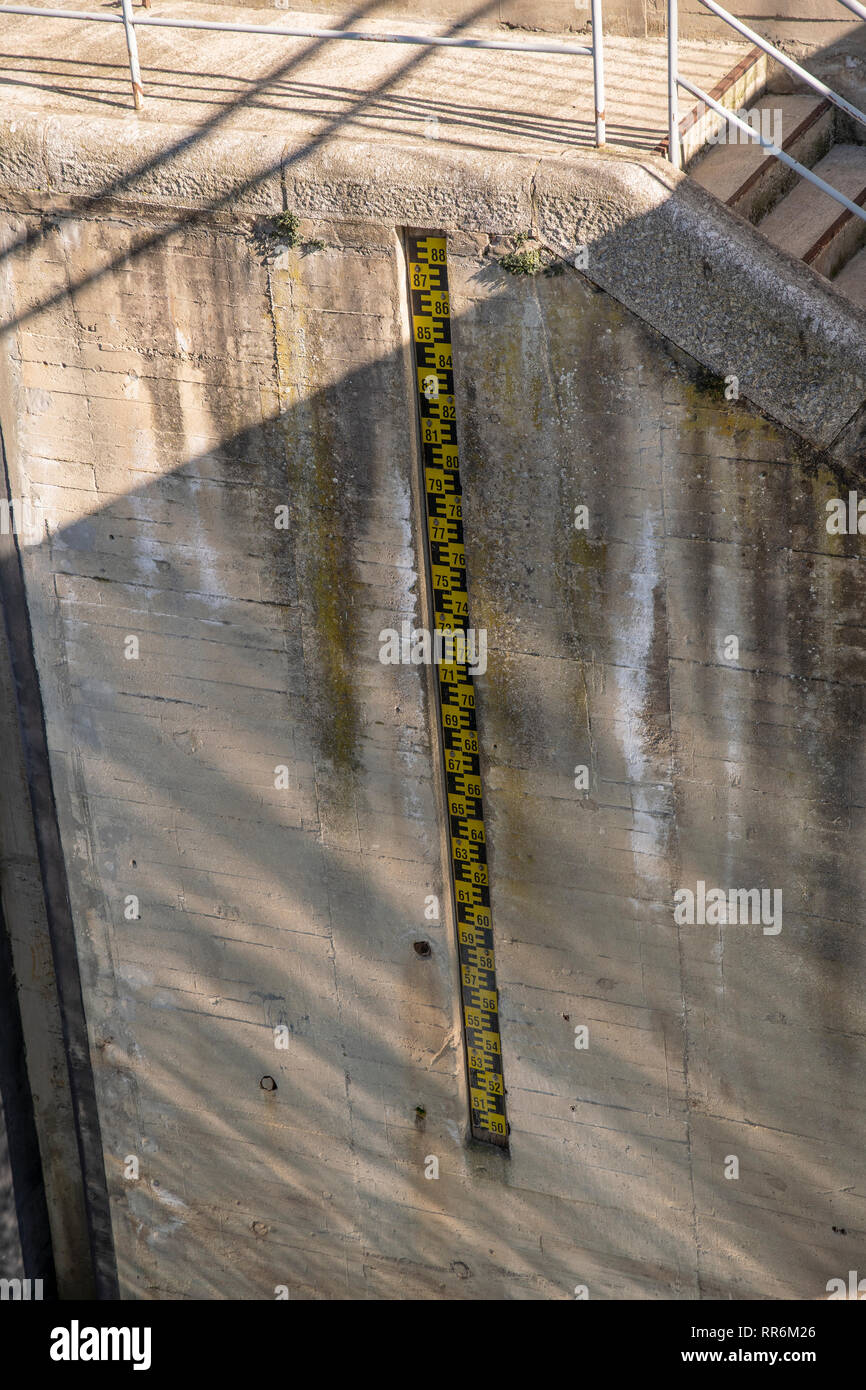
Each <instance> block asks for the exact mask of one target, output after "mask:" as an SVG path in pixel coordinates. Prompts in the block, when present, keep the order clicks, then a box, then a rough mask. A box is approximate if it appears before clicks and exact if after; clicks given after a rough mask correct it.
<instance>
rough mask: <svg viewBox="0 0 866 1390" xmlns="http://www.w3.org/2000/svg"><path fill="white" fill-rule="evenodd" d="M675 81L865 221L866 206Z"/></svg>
mask: <svg viewBox="0 0 866 1390" xmlns="http://www.w3.org/2000/svg"><path fill="white" fill-rule="evenodd" d="M677 82H678V83H679V85H680V86H681V87H685V88H686V90H687V91H689V92H691V94H692V96H695V97H698V99H699V100H700V101H705V102H706V103H707V105H708V106H710V107H712V109H713V110H714V111H717V112H718V114H719V115H720V116H724V118H725V120H726V121H730V122H731V123H732V124H733V125H736V126H739V128H740V130H744V131H745V132H746V133H747V135H749V137H750V138H751V139H752V140H754V141H756V142H757V144H759V145H762V146H763V147H764V149H765V150H767V151H768V152H769V153H770V154H772V155H775V156H776V159H780V160H781V161H782V163H783V164H787V166H788V168H789V169H794V170H795V171H796V172H797V173H798V174H799V175H800V177H801V178H803V179H806V180H808V182H809V183H813V184H814V185H815V187H816V188H820V190H821V192H822V193H828V194H829V195H830V197H831V198H835V199H836V202H837V203H841V204H842V206H843V208H847V209H848V211H849V212H853V213H854V214H855V216H857V217H861V218H862V219H863V221H864V222H866V208H861V207H860V205H859V204H858V203H852V201H851V199H850V198H846V197H845V194H844V193H840V192H839V190H838V188H831V187H830V185H829V183H825V182H824V180H823V179H819V177H818V175H817V174H813V173H812V170H811V169H807V168H806V166H805V164H801V163H800V161H799V160H797V159H792V158H791V156H790V155H789V154H786V153H785V151H784V150H780V149H779V146H778V145H774V144H773V142H772V140H765V139H764V137H763V136H762V135H759V134H758V132H757V131H756V130H754V129H753V127H752V126H750V125H749V123H748V122H747V121H742V120H740V117H739V116H735V115H734V113H733V111H729V110H728V108H727V107H725V106H720V105H719V103H718V102H717V101H713V98H712V97H711V96H708V95H707V93H706V92H702V91H701V89H700V87H695V86H693V84H692V83H691V82H687V81H686V79H685V78H684V77H678V78H677Z"/></svg>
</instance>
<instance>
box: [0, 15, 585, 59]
mask: <svg viewBox="0 0 866 1390" xmlns="http://www.w3.org/2000/svg"><path fill="white" fill-rule="evenodd" d="M0 14H30V15H37V16H38V17H39V18H40V19H89V20H94V21H96V23H99V24H122V23H123V19H122V17H121V16H120V15H118V14H94V13H93V12H92V11H89V10H49V9H41V8H37V6H35V5H0ZM135 27H136V29H143V28H145V27H147V28H149V29H215V30H218V31H219V32H220V33H225V34H266V35H269V34H273V35H275V37H277V38H287V39H354V40H356V41H357V42H360V43H411V44H417V45H420V46H423V47H429V48H482V49H484V48H492V49H499V50H504V51H505V52H510V53H567V54H572V53H576V54H579V55H581V56H582V57H585V58H591V57H592V49H591V48H587V47H586V46H585V45H584V44H576V43H559V44H553V43H536V42H534V41H532V40H530V42H529V43H507V42H505V40H503V39H454V38H438V37H436V36H428V35H421V34H364V33H360V32H354V31H352V30H351V29H288V28H285V27H283V26H281V27H280V28H274V27H272V26H269V25H264V24H226V23H224V22H223V21H222V20H215V19H163V18H162V17H160V16H156V15H143V16H142V17H141V18H138V17H136V19H135Z"/></svg>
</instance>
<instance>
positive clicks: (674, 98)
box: [668, 0, 866, 222]
mask: <svg viewBox="0 0 866 1390" xmlns="http://www.w3.org/2000/svg"><path fill="white" fill-rule="evenodd" d="M839 3H840V4H842V5H844V6H845V8H846V9H849V10H851V11H853V13H854V14H856V15H858V16H859V17H860V18H861V19H866V6H863V5H861V4H859V3H858V0H839ZM700 4H702V5H703V6H704V7H705V8H706V9H708V10H710V11H711V12H712V13H713V14H714V15H717V16H718V18H719V19H723V20H724V21H725V23H726V24H729V25H730V26H731V28H732V29H735V30H736V31H737V33H738V34H742V36H743V38H745V39H749V41H750V42H751V43H753V44H754V45H755V46H756V47H757V48H760V49H763V51H764V53H766V54H767V55H768V56H769V57H771V58H775V59H776V61H777V62H779V63H781V64H782V66H783V67H785V68H787V69H788V71H789V72H792V73H794V75H795V76H796V77H798V78H799V79H800V80H801V81H802V82H805V83H807V84H808V86H810V87H812V88H813V90H814V91H816V92H819V93H820V95H821V96H822V97H824V98H826V100H828V101H832V102H833V103H834V105H836V106H838V107H839V108H840V109H841V110H842V111H845V112H847V114H848V115H849V116H853V118H854V120H856V121H860V122H861V123H862V124H863V125H866V115H864V113H863V112H862V111H860V110H859V109H858V108H857V107H856V106H853V105H852V103H851V102H850V101H846V99H845V97H843V96H840V95H839V93H838V92H834V91H833V90H832V89H831V88H830V87H828V86H827V85H826V84H825V83H824V82H821V81H820V80H819V79H818V78H817V77H814V76H813V75H812V73H811V72H807V71H806V69H805V68H803V67H801V66H800V64H799V63H795V62H794V59H793V58H789V57H788V55H787V53H783V52H782V50H781V49H780V48H777V47H776V46H775V44H772V43H769V42H768V40H767V39H765V38H762V36H761V35H760V34H756V33H755V31H754V29H750V28H749V26H748V24H744V23H743V21H742V20H741V19H737V18H736V16H735V15H732V14H731V13H730V12H729V11H728V10H726V9H724V8H723V7H722V6H721V5H719V4H718V3H717V0H700ZM677 5H678V0H668V158H669V159H670V161H671V163H672V164H673V166H674V168H675V169H679V168H681V166H682V150H681V146H680V130H679V124H680V123H679V88H680V87H684V88H685V89H686V91H687V92H691V94H692V96H695V97H697V98H698V100H699V101H702V102H704V103H705V105H706V106H708V107H709V108H710V110H712V111H715V112H716V114H717V115H718V116H721V117H722V118H723V119H724V120H726V121H729V122H730V123H731V124H732V125H734V126H736V127H737V128H738V129H739V130H742V131H745V132H746V134H747V136H748V137H749V139H751V140H755V141H756V142H757V143H758V144H759V145H761V146H763V148H764V149H765V150H766V151H767V153H768V154H771V155H774V156H775V158H776V159H779V160H781V162H782V163H783V164H787V166H788V168H789V169H793V170H794V171H795V172H796V173H798V174H799V175H800V177H801V178H803V179H806V181H807V182H808V183H812V184H814V185H815V187H816V188H820V189H821V192H822V193H827V194H829V196H830V197H831V198H835V199H836V202H837V203H841V204H842V206H843V207H844V208H847V209H848V211H849V212H852V213H854V215H855V216H856V217H860V218H862V219H863V221H864V222H866V209H864V208H862V207H860V205H859V203H854V202H852V201H851V199H850V198H846V196H845V194H844V193H840V192H839V190H838V188H832V187H831V186H830V184H829V183H825V181H824V180H823V179H822V178H819V177H818V175H817V174H813V173H812V170H811V169H808V168H807V167H806V165H805V164H801V163H800V161H799V160H798V159H794V158H793V157H792V156H791V155H789V154H788V153H786V151H785V150H784V149H780V147H779V146H778V145H775V144H773V141H772V140H767V139H765V138H764V136H763V135H760V134H759V133H758V132H757V131H756V130H755V129H754V127H753V126H751V125H749V124H748V123H747V122H746V121H744V120H742V119H741V117H740V116H738V115H736V114H735V113H734V112H733V111H730V110H729V109H728V108H727V107H725V106H722V105H721V104H720V103H719V102H717V101H715V100H714V99H713V98H712V97H711V96H710V95H709V93H708V92H704V91H702V90H701V88H700V87H696V86H695V85H694V83H693V82H688V81H686V79H685V78H684V77H681V76H680V73H679V66H678V61H677V53H678V38H679V17H678V13H677Z"/></svg>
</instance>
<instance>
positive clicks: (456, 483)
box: [408, 234, 508, 1147]
mask: <svg viewBox="0 0 866 1390" xmlns="http://www.w3.org/2000/svg"><path fill="white" fill-rule="evenodd" d="M408 262H409V304H410V313H411V316H412V338H413V344H414V352H415V377H416V389H417V395H418V406H419V421H420V428H421V452H422V460H423V468H424V493H425V497H426V523H427V544H428V552H429V558H430V575H431V581H432V590H433V608H434V617H435V623H436V628H437V629H438V630H439V631H440V632H441V633H443V634H445V637H446V641H445V643H444V646H445V651H444V656H445V657H446V659H444V660H442V661H441V662H439V663H437V665H436V673H437V677H438V679H437V687H438V691H439V702H438V703H439V716H440V720H441V726H442V746H443V755H444V761H445V783H446V789H447V796H448V813H449V821H450V845H451V871H452V888H453V891H454V902H455V909H456V917H457V936H458V947H459V954H460V978H461V993H462V1004H463V1036H464V1042H465V1045H466V1067H467V1073H468V1077H469V1097H470V1106H471V1112H472V1133H473V1135H474V1137H475V1138H476V1139H482V1140H485V1141H486V1142H487V1143H491V1144H498V1145H500V1146H502V1147H506V1146H507V1144H508V1122H507V1120H506V1118H505V1086H504V1082H503V1076H502V1044H501V1041H500V1034H499V995H498V991H497V989H496V966H495V959H494V954H493V924H492V921H491V916H490V881H489V878H488V873H487V843H486V835H485V831H484V811H483V807H482V803H481V773H480V764H479V757H478V726H477V724H476V720H475V693H474V689H473V685H472V673H471V671H470V669H469V666H468V663H467V652H466V649H465V639H466V633H467V630H468V627H469V600H468V596H467V592H466V556H465V552H464V549H463V512H462V489H461V487H460V461H459V458H458V452H457V416H456V409H455V404H454V375H453V363H452V356H451V310H450V303H449V296H448V259H447V253H446V245H445V238H444V237H442V236H423V235H422V236H416V235H412V234H410V235H409V237H408ZM449 633H450V634H452V638H451V640H452V642H453V648H455V649H456V650H454V649H452V650H450V651H449V648H448V642H447V636H448V634H449ZM461 635H462V639H463V643H464V646H463V650H462V651H461V649H460V641H461ZM449 656H450V657H452V658H461V659H460V660H457V659H447V658H448V657H449Z"/></svg>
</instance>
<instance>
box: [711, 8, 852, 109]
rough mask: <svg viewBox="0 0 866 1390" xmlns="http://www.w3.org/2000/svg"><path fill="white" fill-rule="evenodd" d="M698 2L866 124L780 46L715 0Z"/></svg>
mask: <svg viewBox="0 0 866 1390" xmlns="http://www.w3.org/2000/svg"><path fill="white" fill-rule="evenodd" d="M845 2H846V0H842V3H843V4H844V3H845ZM699 3H700V4H701V5H704V6H705V7H706V9H708V10H712V12H713V14H715V15H718V17H719V19H723V20H724V21H725V23H726V24H730V26H731V28H732V29H736V31H737V33H738V34H742V35H743V37H744V38H746V39H749V40H750V42H751V43H753V44H756V45H757V47H758V48H762V49H763V50H764V52H765V53H768V54H769V55H770V57H771V58H775V59H776V61H777V62H779V63H781V64H782V67H784V68H787V69H788V71H789V72H793V73H794V74H795V75H796V76H797V77H799V78H800V79H801V81H803V82H806V83H808V85H809V86H810V87H812V88H813V89H814V90H815V91H816V92H820V93H821V95H822V97H826V98H827V99H828V101H832V102H835V104H836V105H837V106H839V107H841V108H842V110H843V111H847V112H848V115H849V116H853V117H854V119H855V120H857V121H862V122H863V124H864V125H866V115H864V114H863V112H862V111H860V110H859V109H858V107H856V106H853V105H852V104H851V102H850V101H846V100H845V98H844V97H840V95H839V93H838V92H834V91H833V89H832V87H828V86H827V85H826V83H824V82H821V81H819V79H818V78H817V77H813V76H812V74H811V72H807V71H806V69H805V68H801V67H800V64H799V63H795V62H794V59H793V58H789V57H788V55H787V53H783V52H782V50H781V48H777V47H776V45H775V44H773V43H769V42H768V40H767V39H764V38H762V37H761V35H760V34H756V33H755V31H754V29H750V28H749V26H748V24H744V23H743V21H742V20H741V19H737V18H736V16H735V15H732V14H731V13H730V12H729V11H728V10H726V9H724V8H723V7H722V6H721V5H719V4H717V3H716V0H699ZM853 8H854V6H853V5H849V9H853ZM858 8H860V7H858ZM864 13H866V12H864Z"/></svg>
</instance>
